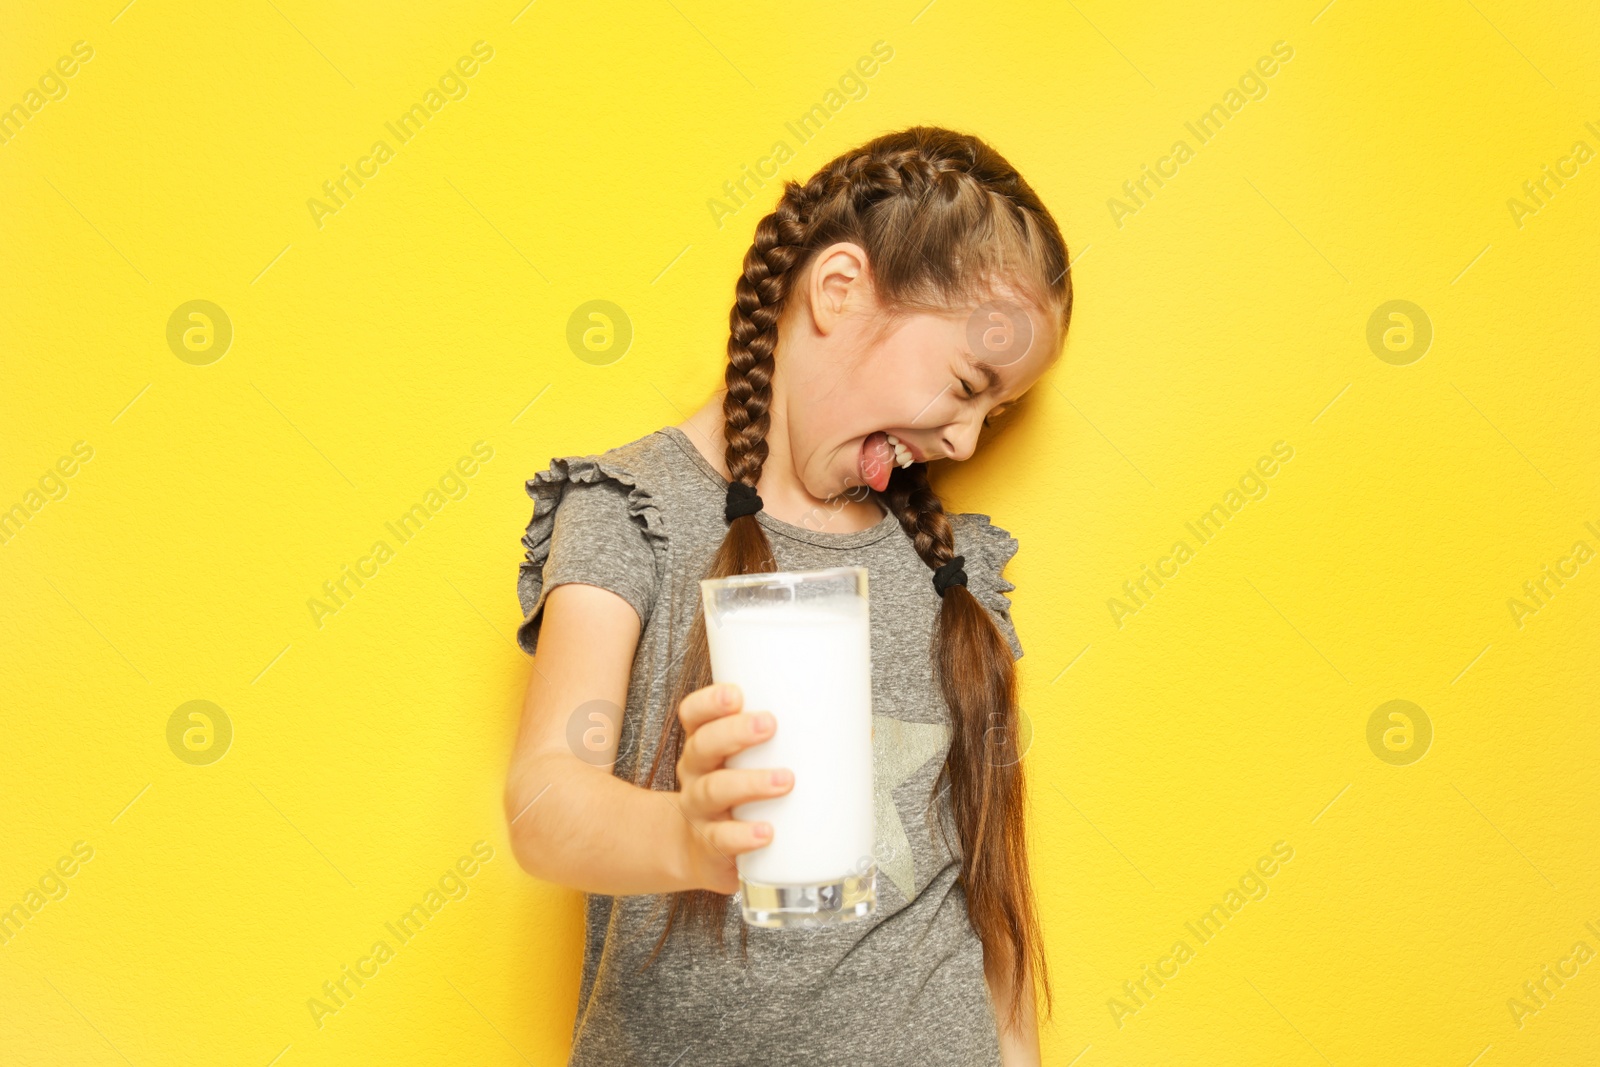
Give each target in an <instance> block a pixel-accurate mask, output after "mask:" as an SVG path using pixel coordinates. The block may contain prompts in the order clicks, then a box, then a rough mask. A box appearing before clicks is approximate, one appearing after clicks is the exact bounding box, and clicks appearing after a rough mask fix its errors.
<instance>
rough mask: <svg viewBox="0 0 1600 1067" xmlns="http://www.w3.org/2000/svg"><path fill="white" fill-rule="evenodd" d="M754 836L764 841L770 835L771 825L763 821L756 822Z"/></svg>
mask: <svg viewBox="0 0 1600 1067" xmlns="http://www.w3.org/2000/svg"><path fill="white" fill-rule="evenodd" d="M756 836H757V837H759V838H761V839H762V840H763V841H765V840H766V839H767V838H769V837H771V836H772V827H770V826H768V825H767V824H766V823H764V822H758V823H756Z"/></svg>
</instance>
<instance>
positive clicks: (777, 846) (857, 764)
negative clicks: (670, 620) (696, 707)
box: [700, 567, 878, 928]
mask: <svg viewBox="0 0 1600 1067" xmlns="http://www.w3.org/2000/svg"><path fill="white" fill-rule="evenodd" d="M700 592H701V597H702V600H703V602H704V605H705V613H706V638H707V640H708V642H709V644H710V649H711V675H712V678H713V679H714V680H715V681H716V682H719V683H722V682H732V683H734V684H735V685H737V686H739V688H740V689H741V690H743V692H744V710H745V711H770V712H771V713H772V715H773V717H774V718H775V719H776V720H777V723H778V728H777V730H775V731H774V732H773V736H772V737H771V738H770V739H768V740H766V741H763V742H762V743H760V744H758V745H752V746H751V747H749V748H747V749H745V750H743V751H742V752H738V753H735V754H734V755H733V756H731V757H729V758H728V760H727V766H729V767H737V768H767V767H770V768H779V767H787V768H789V769H790V770H791V771H793V772H794V787H793V788H792V789H791V790H790V791H789V792H788V793H786V794H785V795H783V796H780V797H770V798H768V799H765V800H756V801H751V802H750V803H747V804H739V805H736V806H735V807H734V809H733V816H734V818H736V819H748V820H753V821H754V820H765V821H766V822H770V823H771V824H772V840H771V841H769V842H768V843H767V844H766V845H764V846H762V847H761V848H758V849H756V850H754V851H752V852H745V853H742V854H740V855H739V856H737V857H735V860H734V862H735V865H736V866H737V867H738V869H739V893H740V899H741V905H740V906H741V908H742V910H743V911H744V920H745V922H747V923H749V924H751V925H752V926H763V927H771V928H793V927H813V926H822V925H830V924H833V923H842V922H849V921H851V920H853V919H862V918H865V917H867V916H869V915H871V914H872V912H873V910H874V909H875V908H876V907H877V901H878V896H877V875H878V869H877V863H876V861H875V859H874V858H873V843H874V818H873V794H872V788H873V785H872V649H871V644H870V639H871V630H870V627H869V626H868V618H869V616H868V611H867V571H866V568H865V567H830V568H827V569H825V570H810V571H784V572H779V573H767V574H741V575H736V576H734V577H731V578H713V579H706V580H704V581H702V582H701V583H700Z"/></svg>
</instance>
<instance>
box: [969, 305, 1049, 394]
mask: <svg viewBox="0 0 1600 1067" xmlns="http://www.w3.org/2000/svg"><path fill="white" fill-rule="evenodd" d="M957 326H958V329H959V334H958V337H957V342H958V350H959V353H960V355H961V357H962V358H963V359H965V360H966V361H967V362H968V363H969V364H970V365H971V366H972V368H973V369H974V370H975V371H977V372H978V373H979V374H980V375H982V376H983V377H984V379H985V382H986V384H987V386H988V388H990V389H993V390H995V391H996V392H1003V393H1008V394H1011V393H1015V394H1020V393H1022V392H1025V391H1026V390H1027V389H1028V387H1029V386H1031V385H1032V384H1033V383H1034V382H1035V381H1036V380H1037V379H1038V378H1039V376H1040V375H1041V374H1043V373H1044V371H1045V369H1046V368H1047V367H1048V366H1049V364H1050V362H1051V359H1052V351H1051V349H1052V344H1051V338H1052V335H1051V333H1050V329H1049V325H1048V323H1047V320H1046V319H1045V317H1044V316H1043V315H1041V314H1040V312H1039V311H1038V310H1037V309H1035V308H1033V307H1031V306H1027V305H1023V304H1017V303H1012V302H1008V301H1003V300H1002V301H989V302H986V303H984V304H982V305H979V306H978V307H977V308H974V309H972V310H971V311H970V312H968V313H967V314H966V315H965V316H963V317H962V318H961V319H960V320H959V321H958V323H957Z"/></svg>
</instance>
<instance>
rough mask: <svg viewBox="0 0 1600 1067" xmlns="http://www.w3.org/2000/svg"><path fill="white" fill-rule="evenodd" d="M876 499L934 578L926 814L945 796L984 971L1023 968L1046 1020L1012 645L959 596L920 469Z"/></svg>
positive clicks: (942, 529)
mask: <svg viewBox="0 0 1600 1067" xmlns="http://www.w3.org/2000/svg"><path fill="white" fill-rule="evenodd" d="M884 498H885V501H886V503H888V505H889V508H890V510H891V511H892V512H893V513H894V516H895V518H897V519H898V520H899V521H900V527H901V529H903V530H905V532H906V535H907V536H908V537H910V538H911V543H912V545H913V546H914V547H915V548H916V550H917V555H919V556H921V557H922V561H923V562H924V563H926V564H927V565H928V566H929V567H930V568H932V569H933V571H934V573H935V588H936V589H937V590H938V592H939V596H940V598H941V600H940V605H939V620H938V624H937V626H936V628H935V630H934V638H933V647H932V649H931V650H930V654H931V656H932V660H933V663H934V664H935V670H936V671H937V672H938V675H939V686H940V689H941V690H942V692H943V693H944V698H945V702H946V703H947V704H949V706H950V711H951V723H950V751H949V754H948V755H947V756H946V757H945V762H944V766H943V767H942V768H941V769H940V771H939V776H938V778H937V779H935V781H934V783H933V792H932V795H931V796H930V797H929V800H928V804H929V807H930V808H931V807H933V806H934V805H935V804H936V802H937V800H938V797H939V794H940V793H942V792H944V791H945V790H946V789H948V790H949V791H950V809H951V813H952V815H953V816H954V821H955V824H956V829H957V836H958V837H959V838H960V842H959V847H957V846H954V845H951V844H950V841H949V836H948V833H947V832H946V827H945V823H944V821H943V820H942V819H940V820H937V821H938V826H939V833H940V835H941V837H943V838H944V840H945V844H946V846H947V847H949V848H950V849H951V852H952V854H954V855H958V856H960V857H961V886H962V889H963V891H964V892H965V894H966V899H967V916H968V919H969V921H970V922H971V923H972V926H973V929H975V930H977V931H979V933H980V934H982V935H984V936H983V943H984V965H985V969H986V970H987V971H988V972H989V973H990V974H991V976H996V977H998V976H1002V975H1004V976H1006V977H1007V978H1008V979H1009V981H1010V984H1011V988H1012V989H1014V990H1025V989H1026V986H1025V984H1024V982H1025V980H1026V975H1027V973H1028V971H1029V970H1030V969H1031V970H1032V971H1033V973H1034V974H1035V975H1037V976H1038V980H1039V986H1040V989H1041V991H1042V992H1043V994H1044V1000H1045V1005H1046V1008H1045V1016H1046V1017H1048V1016H1049V1014H1050V1011H1051V1010H1052V1009H1053V1005H1054V998H1053V996H1052V994H1051V992H1050V978H1049V974H1048V965H1047V963H1046V961H1045V954H1044V939H1043V935H1042V933H1041V931H1040V929H1039V923H1038V918H1037V907H1036V905H1035V902H1034V900H1033V886H1032V882H1031V880H1030V878H1029V876H1028V851H1027V836H1026V829H1025V825H1024V810H1025V807H1026V800H1027V796H1026V790H1025V786H1024V779H1023V775H1022V753H1021V751H1020V747H1021V746H1020V727H1019V715H1020V713H1019V712H1018V710H1017V683H1016V670H1015V666H1014V661H1013V660H1012V658H1011V646H1010V645H1009V644H1008V643H1007V641H1006V639H1005V636H1004V635H1003V634H1001V632H1000V628H999V627H998V626H997V625H996V624H995V621H994V619H993V617H992V616H990V614H989V612H988V610H987V609H985V608H984V606H983V605H982V604H981V603H979V601H978V599H977V598H976V597H975V596H973V595H972V594H971V593H970V592H969V591H968V590H967V587H966V574H965V571H964V570H963V569H962V561H963V557H961V556H957V555H955V554H954V552H955V547H954V546H955V539H954V535H953V533H952V531H951V528H950V519H949V517H948V516H947V515H945V513H944V505H943V504H942V503H940V501H939V498H938V496H937V495H935V494H934V492H933V489H932V488H930V487H929V485H928V469H927V464H925V463H914V464H912V465H911V466H910V467H907V468H905V469H898V468H897V469H896V470H895V471H894V472H893V475H892V476H891V478H890V481H889V487H888V489H886V490H885V491H884ZM941 572H943V574H942V575H941ZM1008 972H1009V973H1008ZM1020 1010H1021V1001H1020V996H1019V997H1017V998H1014V1000H1013V1003H1012V1004H1011V1005H1010V1008H1009V1012H1010V1013H1011V1016H1012V1018H1013V1019H1014V1018H1016V1014H1017V1012H1019V1011H1020Z"/></svg>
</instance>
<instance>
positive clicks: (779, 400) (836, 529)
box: [678, 380, 884, 533]
mask: <svg viewBox="0 0 1600 1067" xmlns="http://www.w3.org/2000/svg"><path fill="white" fill-rule="evenodd" d="M779 384H780V383H779V382H778V381H776V380H774V381H773V383H772V385H773V389H772V393H773V395H772V404H771V407H770V408H769V409H768V412H767V418H768V424H767V435H766V438H765V440H766V445H767V459H766V462H765V463H763V464H762V465H761V478H760V481H759V482H757V484H756V492H757V493H759V494H760V495H761V508H762V510H763V511H765V512H767V513H768V514H769V515H771V516H772V517H773V518H776V519H779V520H781V521H783V522H787V523H789V524H791V525H793V526H800V527H803V528H805V529H808V530H815V531H817V532H819V533H851V532H854V531H856V530H865V529H868V528H870V527H872V526H874V525H876V524H877V523H878V521H879V520H880V519H882V518H883V515H884V511H883V508H881V507H880V506H879V505H878V504H877V503H876V502H875V501H874V500H872V499H870V498H867V499H854V500H853V499H851V497H850V496H848V495H841V496H837V497H833V498H831V499H828V498H823V497H816V496H813V495H812V494H811V493H810V492H809V491H807V489H806V487H805V485H804V484H803V483H802V482H801V481H800V477H799V475H798V474H797V473H796V471H795V467H794V458H793V452H792V451H791V450H790V443H789V429H788V421H787V419H786V418H785V412H784V403H783V394H782V392H781V390H780V388H779ZM726 395H727V390H725V389H719V390H717V392H716V393H714V394H713V395H712V397H711V399H710V400H707V401H706V402H705V403H704V404H703V405H701V407H700V409H699V410H698V411H696V412H695V413H694V414H693V415H690V416H689V417H688V418H687V419H685V420H684V421H683V422H681V423H679V424H678V428H679V429H680V430H682V431H683V432H684V433H685V434H687V435H688V436H689V439H690V440H691V441H693V442H694V445H695V447H696V448H698V449H699V450H700V453H701V455H703V456H705V457H706V459H707V460H709V461H710V462H711V465H712V466H713V467H715V468H716V469H717V473H718V474H720V475H722V476H723V477H724V478H727V477H728V464H727V461H726V458H725V457H726V453H727V447H728V442H727V438H726V436H725V435H724V434H723V414H722V402H723V398H724V397H725V396H726ZM856 496H857V497H859V496H860V494H859V493H857V494H856Z"/></svg>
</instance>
